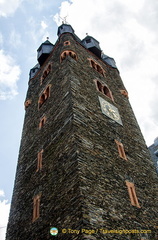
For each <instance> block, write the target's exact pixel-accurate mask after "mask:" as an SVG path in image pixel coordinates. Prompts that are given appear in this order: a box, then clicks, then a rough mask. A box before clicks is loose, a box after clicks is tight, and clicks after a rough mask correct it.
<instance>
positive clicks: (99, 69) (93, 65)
mask: <svg viewBox="0 0 158 240" xmlns="http://www.w3.org/2000/svg"><path fill="white" fill-rule="evenodd" d="M88 61H89V64H90V67H92V68H94V69H95V70H96V71H97V72H99V73H100V74H101V75H102V76H103V77H105V70H104V69H103V68H102V67H101V66H100V65H99V64H98V63H97V62H95V61H94V60H93V59H92V58H88Z"/></svg>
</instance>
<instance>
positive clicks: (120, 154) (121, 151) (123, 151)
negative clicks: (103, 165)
mask: <svg viewBox="0 0 158 240" xmlns="http://www.w3.org/2000/svg"><path fill="white" fill-rule="evenodd" d="M115 143H116V144H117V148H118V152H119V156H120V157H121V158H123V159H125V160H127V157H126V154H125V150H124V146H123V144H122V143H121V142H119V141H117V140H115Z"/></svg>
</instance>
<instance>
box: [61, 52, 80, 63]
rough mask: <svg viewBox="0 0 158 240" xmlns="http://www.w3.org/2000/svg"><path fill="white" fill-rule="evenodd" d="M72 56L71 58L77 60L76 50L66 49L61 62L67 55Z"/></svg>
mask: <svg viewBox="0 0 158 240" xmlns="http://www.w3.org/2000/svg"><path fill="white" fill-rule="evenodd" d="M68 56H70V57H71V58H73V59H74V60H76V61H77V55H76V53H75V52H73V51H64V52H62V54H61V56H60V62H62V61H63V60H65V58H66V57H68Z"/></svg>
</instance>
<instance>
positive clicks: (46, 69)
mask: <svg viewBox="0 0 158 240" xmlns="http://www.w3.org/2000/svg"><path fill="white" fill-rule="evenodd" d="M51 69H52V65H51V63H49V64H48V65H47V67H46V68H45V70H44V72H43V74H42V77H41V84H42V83H43V81H44V79H45V78H46V77H47V76H48V74H49V73H50V72H51Z"/></svg>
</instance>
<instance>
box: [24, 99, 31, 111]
mask: <svg viewBox="0 0 158 240" xmlns="http://www.w3.org/2000/svg"><path fill="white" fill-rule="evenodd" d="M30 105H31V100H30V99H28V100H26V101H25V103H24V106H25V109H26V108H28V107H29V106H30Z"/></svg>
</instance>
